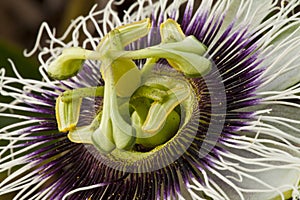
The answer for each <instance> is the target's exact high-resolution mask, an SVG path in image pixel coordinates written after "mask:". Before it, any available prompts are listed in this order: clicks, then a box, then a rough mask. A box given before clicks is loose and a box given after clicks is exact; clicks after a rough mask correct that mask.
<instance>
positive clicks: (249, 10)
mask: <svg viewBox="0 0 300 200" xmlns="http://www.w3.org/2000/svg"><path fill="white" fill-rule="evenodd" d="M272 7H274V3H272V1H261V0H249V1H242V2H241V1H240V0H232V1H231V2H230V5H229V7H228V8H227V10H226V16H225V18H224V21H223V24H222V27H221V29H220V31H219V33H220V34H222V33H223V32H224V31H226V29H227V27H228V26H229V25H230V24H231V23H232V22H235V24H236V25H240V24H244V25H245V24H249V28H250V29H254V28H256V27H257V26H259V24H260V23H261V22H262V21H263V19H264V18H265V17H266V16H267V15H268V14H269V13H270V11H271V9H272ZM217 38H218V37H217Z"/></svg>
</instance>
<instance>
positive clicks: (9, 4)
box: [0, 0, 134, 101]
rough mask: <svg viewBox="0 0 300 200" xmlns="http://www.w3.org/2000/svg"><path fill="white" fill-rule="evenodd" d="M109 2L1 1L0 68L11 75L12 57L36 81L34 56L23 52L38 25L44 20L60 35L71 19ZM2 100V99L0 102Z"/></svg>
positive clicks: (119, 7) (21, 70) (125, 6)
mask: <svg viewBox="0 0 300 200" xmlns="http://www.w3.org/2000/svg"><path fill="white" fill-rule="evenodd" d="M107 1H108V0H1V1H0V26H1V28H0V68H2V67H4V68H6V69H7V74H8V75H11V70H10V64H9V62H8V61H7V59H8V58H11V59H12V60H13V61H14V63H15V64H16V66H17V67H18V69H19V70H20V73H21V75H23V76H24V77H31V78H38V77H39V74H38V70H37V69H38V66H39V64H38V62H37V59H36V56H32V57H31V58H24V57H23V50H24V49H28V50H31V49H32V47H33V46H34V43H35V38H36V36H37V33H38V30H39V26H40V25H41V23H42V22H43V21H46V22H47V23H49V25H50V27H55V28H56V29H57V32H58V35H60V34H61V33H63V32H64V31H65V29H66V28H67V26H68V25H69V24H70V21H71V19H74V18H76V17H77V16H80V15H86V14H87V13H88V12H89V10H90V8H91V7H92V6H93V5H94V4H96V3H97V4H98V7H99V8H103V7H105V5H106V4H107ZM133 1H134V0H126V1H125V3H124V4H123V5H121V6H118V7H117V8H116V10H118V11H120V12H119V13H120V15H122V13H123V12H122V11H123V10H124V9H126V8H127V7H128V6H130V5H131V4H132V2H133ZM0 101H1V100H0Z"/></svg>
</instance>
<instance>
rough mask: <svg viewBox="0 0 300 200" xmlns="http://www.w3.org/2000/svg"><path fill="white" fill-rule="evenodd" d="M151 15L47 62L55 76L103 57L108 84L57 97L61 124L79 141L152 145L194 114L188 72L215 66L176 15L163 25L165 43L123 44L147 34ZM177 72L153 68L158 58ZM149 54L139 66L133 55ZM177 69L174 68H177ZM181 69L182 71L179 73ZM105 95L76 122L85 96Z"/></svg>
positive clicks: (116, 146)
mask: <svg viewBox="0 0 300 200" xmlns="http://www.w3.org/2000/svg"><path fill="white" fill-rule="evenodd" d="M149 28H150V21H149V20H148V19H146V20H143V21H140V22H137V23H133V24H129V25H126V26H122V27H119V28H117V29H114V30H112V31H111V32H109V33H108V34H107V35H106V36H105V37H104V38H103V39H102V40H101V42H100V44H99V45H98V47H97V49H96V51H90V50H86V49H81V48H70V49H65V50H64V51H63V52H62V55H61V56H59V57H58V58H57V60H55V61H54V62H53V63H51V65H50V66H49V68H48V73H49V75H50V76H52V77H53V78H55V79H60V80H61V79H66V78H70V77H72V76H74V75H75V74H76V73H77V72H78V71H79V70H80V68H81V66H82V62H83V61H84V60H85V59H93V60H100V61H101V68H100V73H101V75H102V77H103V79H104V82H105V84H104V86H99V87H90V88H79V89H74V90H70V91H66V92H64V93H63V94H61V95H60V96H59V97H58V98H57V101H56V118H57V122H58V129H59V131H61V132H68V138H69V139H70V140H71V141H72V142H76V143H88V144H93V145H94V146H95V147H96V148H97V149H98V150H99V151H100V152H103V153H111V152H113V151H114V150H126V151H132V152H133V151H142V152H144V151H149V150H152V149H154V148H158V147H159V146H161V145H163V144H165V143H166V142H167V141H169V140H170V139H171V138H172V137H173V136H175V135H176V133H177V132H178V131H179V130H180V127H181V126H183V125H184V124H185V123H186V122H187V121H188V120H189V118H190V117H191V115H190V114H189V113H190V110H191V109H190V108H189V107H191V105H192V103H191V102H192V101H193V99H195V97H194V93H193V90H192V87H191V86H190V84H189V82H188V81H187V79H186V77H200V76H203V75H205V74H206V73H208V72H209V71H210V69H211V62H210V61H209V60H208V59H207V58H205V57H204V54H205V52H206V47H205V46H204V45H203V44H202V43H200V42H199V41H198V40H197V39H196V38H195V37H193V36H188V37H186V36H185V35H184V34H183V32H182V30H181V29H180V26H179V25H178V24H177V23H176V22H175V21H174V20H171V19H169V20H167V21H166V22H164V23H163V24H162V25H161V27H160V36H161V41H162V42H161V43H160V44H159V45H155V46H150V47H147V48H145V49H140V50H134V51H126V50H124V48H125V46H127V45H128V44H130V43H132V42H134V41H135V40H137V39H139V38H142V37H144V36H145V35H147V34H148V32H149ZM161 58H163V59H166V60H167V62H168V64H169V65H168V66H171V67H173V68H174V69H175V70H177V72H176V73H174V72H171V71H170V72H168V73H166V72H164V73H162V72H160V73H158V72H155V70H153V68H154V67H155V66H156V64H157V63H158V61H159V59H161ZM137 59H146V62H145V64H144V65H143V66H142V68H141V69H139V68H138V67H137V66H136V64H135V62H134V60H137ZM173 71H174V70H173ZM179 74H181V76H179ZM89 97H103V106H102V109H101V110H100V111H99V112H98V113H97V115H96V116H95V117H94V120H93V121H92V122H91V124H89V125H87V126H82V127H78V126H77V123H78V119H79V116H80V107H81V104H82V99H83V98H89Z"/></svg>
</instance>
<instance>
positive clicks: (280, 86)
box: [259, 21, 300, 91]
mask: <svg viewBox="0 0 300 200" xmlns="http://www.w3.org/2000/svg"><path fill="white" fill-rule="evenodd" d="M299 25H300V21H298V22H296V23H293V24H292V25H291V26H288V27H287V28H288V29H283V30H281V31H279V33H280V35H279V36H278V37H276V38H275V39H274V40H273V42H272V44H271V46H270V47H269V48H268V49H271V51H270V52H269V53H268V54H267V55H266V56H265V58H266V59H265V60H264V62H263V63H262V66H265V67H267V69H266V71H265V72H264V74H263V75H262V78H263V79H265V80H266V81H265V82H264V83H263V84H262V87H261V88H260V89H259V91H267V90H284V89H286V88H288V87H290V86H292V85H294V84H296V83H298V82H299V81H300V73H299V68H300V46H299V43H300V27H299Z"/></svg>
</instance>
